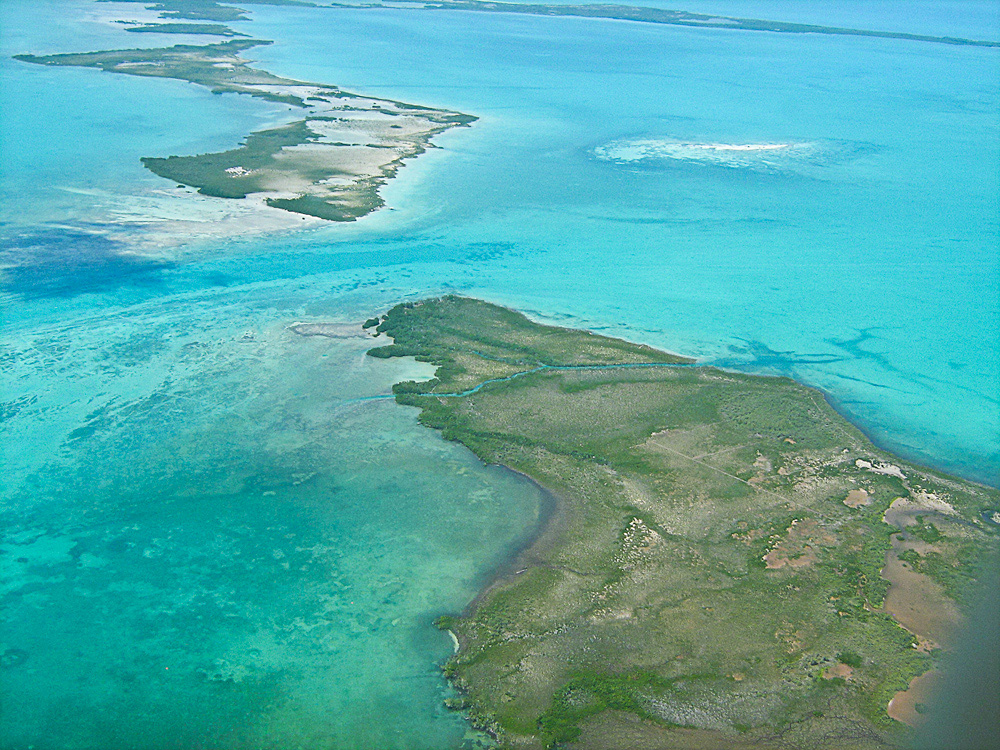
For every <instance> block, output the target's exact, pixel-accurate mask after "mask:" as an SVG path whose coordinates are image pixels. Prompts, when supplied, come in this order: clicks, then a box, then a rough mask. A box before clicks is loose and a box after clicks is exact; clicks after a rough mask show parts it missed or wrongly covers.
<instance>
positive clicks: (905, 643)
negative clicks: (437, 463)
mask: <svg viewBox="0 0 1000 750" xmlns="http://www.w3.org/2000/svg"><path fill="white" fill-rule="evenodd" d="M375 322H376V321H375V320H371V321H368V323H367V325H368V326H369V328H371V327H373V325H374V323H375ZM377 322H378V325H377V329H376V330H377V331H378V332H379V333H380V334H384V335H388V336H391V337H392V338H393V343H392V344H391V345H389V346H385V347H381V348H376V349H373V350H372V351H370V352H369V353H370V354H371V355H373V356H376V357H392V356H415V357H416V358H417V359H419V360H422V361H427V362H431V363H433V364H435V365H437V366H438V370H437V377H436V378H435V379H433V380H431V381H429V382H426V383H413V382H408V383H400V384H397V386H396V388H395V393H396V398H397V400H398V401H399V402H400V403H403V404H408V405H413V406H417V407H419V408H420V409H421V411H420V420H421V422H422V423H424V424H425V425H427V426H430V427H433V428H436V429H439V430H441V431H442V432H443V434H444V435H445V437H447V438H448V439H450V440H455V441H458V442H460V443H462V444H464V445H466V446H468V447H469V448H470V449H471V450H472V451H473V452H475V453H476V455H478V456H479V457H480V458H481V459H482V460H483V461H486V462H489V463H496V464H502V465H505V466H508V467H510V468H512V469H514V470H516V471H519V472H522V473H524V474H526V475H527V476H529V477H531V478H532V479H534V480H535V481H536V482H538V483H539V484H540V485H542V486H543V487H545V488H546V489H548V490H549V491H550V492H551V493H552V494H553V495H554V496H555V497H556V499H557V509H556V511H555V514H554V516H553V519H552V521H551V522H550V523H549V525H548V527H547V528H546V530H545V531H544V532H543V534H542V535H541V537H540V538H539V539H538V540H536V542H535V544H534V545H533V546H532V547H531V548H530V549H529V550H528V551H526V552H525V553H523V554H522V556H521V559H519V560H518V561H517V563H516V566H515V569H516V571H517V572H516V573H512V574H511V575H509V576H507V577H505V578H503V579H501V580H499V581H497V582H496V583H495V584H494V585H493V586H492V587H491V588H490V589H488V590H487V591H486V592H484V593H483V594H482V596H481V597H480V598H479V599H478V600H477V601H476V602H475V603H474V605H473V606H472V607H471V608H470V609H469V611H467V612H465V613H443V617H442V618H441V620H440V621H439V624H440V625H441V627H447V628H449V629H451V630H452V631H453V632H454V633H455V634H456V635H457V636H458V638H459V642H460V644H461V647H460V650H459V652H458V653H457V654H456V656H455V657H454V658H453V659H452V660H450V661H449V662H448V663H447V664H446V665H445V667H444V668H445V671H446V674H447V675H448V676H449V677H450V678H451V680H452V681H453V683H454V684H455V685H456V686H458V687H459V689H460V690H461V691H462V692H463V694H464V696H465V699H464V701H462V706H463V707H464V708H465V709H466V710H468V711H469V713H470V714H471V716H472V717H474V719H475V721H477V722H478V723H479V724H480V725H482V726H484V727H487V728H489V729H490V730H491V731H492V732H493V733H494V734H495V735H496V736H497V737H498V738H499V740H500V743H501V745H502V746H504V747H511V748H513V747H518V748H521V747H524V748H541V747H553V746H556V745H560V746H561V745H564V744H566V745H568V746H572V747H593V748H605V749H607V748H643V747H649V748H654V747H655V748H667V747H678V748H699V747H704V748H728V747H732V748H736V747H745V746H747V745H748V744H752V745H753V746H755V747H765V748H769V747H775V748H778V747H781V748H789V747H801V748H820V747H828V748H876V747H884V746H891V745H894V744H896V743H898V742H900V741H902V740H903V739H905V737H906V728H905V727H904V726H903V725H902V724H899V723H898V722H894V721H893V720H891V719H889V717H888V716H887V715H886V705H887V703H888V701H889V700H890V698H891V697H892V696H893V695H894V694H895V693H896V692H897V691H899V690H901V689H904V688H905V687H906V686H907V684H908V683H909V680H910V679H911V678H913V677H914V676H916V675H918V674H921V673H922V672H924V671H926V670H927V669H928V668H930V667H931V666H932V664H933V663H934V661H935V659H936V658H937V656H938V654H939V649H935V646H940V644H931V645H930V646H927V643H926V641H924V642H922V644H923V645H924V646H927V647H922V648H919V649H918V648H915V646H916V645H918V637H917V636H920V635H921V634H919V633H917V634H914V633H911V632H908V631H907V630H905V629H904V628H902V627H901V626H900V625H899V624H898V623H897V622H896V620H894V619H893V617H892V616H891V614H890V613H888V612H886V611H885V610H884V608H883V601H884V599H885V597H886V592H887V589H888V586H889V583H888V582H887V581H886V580H884V579H883V578H882V577H881V575H880V571H881V569H882V567H883V565H885V562H886V555H887V552H888V551H889V550H890V546H891V543H892V540H893V535H894V534H895V535H897V537H900V538H906V539H911V538H912V539H913V540H914V544H915V545H917V546H919V547H920V550H921V552H920V553H917V552H913V554H916V555H917V557H918V558H919V559H915V560H914V561H913V567H914V568H915V569H919V570H920V571H922V573H923V574H924V575H926V576H929V577H931V578H932V579H937V580H936V583H933V585H934V586H937V587H938V589H939V590H941V591H946V592H947V594H948V595H950V596H952V597H957V598H959V600H960V602H961V598H962V591H963V590H964V587H965V586H966V585H967V584H968V583H969V582H970V581H971V580H973V579H974V575H973V569H972V567H971V566H972V564H973V562H974V561H975V560H976V559H977V558H978V556H979V555H981V554H982V552H983V551H984V550H986V549H987V548H989V547H992V546H995V545H996V544H997V539H996V534H995V533H994V532H993V531H992V530H991V529H990V528H989V527H988V526H987V524H985V523H984V522H983V521H982V519H981V517H980V516H981V514H982V513H983V512H984V511H986V510H988V509H995V508H997V507H998V503H1000V497H998V494H1000V493H998V492H997V491H995V490H992V489H988V488H984V487H981V486H979V485H975V484H972V483H968V482H964V481H961V480H957V479H954V478H950V477H946V476H943V475H940V474H938V473H936V472H933V471H930V470H928V469H925V468H922V467H918V466H912V465H910V464H907V463H906V462H903V461H900V460H899V459H896V458H894V457H892V456H890V455H887V454H885V453H884V452H882V451H879V450H877V449H876V448H875V447H874V446H872V444H871V443H870V442H869V441H868V440H867V439H866V438H865V437H864V435H862V434H861V433H860V432H859V431H858V430H857V429H856V428H854V427H853V426H852V425H851V424H849V423H848V422H847V421H846V420H844V419H843V418H842V417H840V416H839V415H838V414H837V413H836V412H834V410H833V409H832V408H831V407H830V406H829V404H828V403H827V402H826V401H825V400H824V398H823V396H822V394H820V393H819V392H817V391H815V390H813V389H811V388H807V387H805V386H802V385H800V384H798V383H796V382H794V381H791V380H789V379H785V378H769V377H759V376H750V375H741V374H734V373H730V372H724V371H720V370H717V369H714V368H710V367H698V366H693V365H692V363H691V362H690V361H689V360H685V359H684V358H681V357H677V356H674V355H671V354H667V353H665V352H660V351H657V350H654V349H651V348H649V347H646V346H641V345H636V344H631V343H628V342H625V341H620V340H616V339H610V338H606V337H603V336H597V335H594V334H590V333H587V332H584V331H574V330H567V329H562V328H554V327H549V326H542V325H539V324H536V323H533V322H531V321H530V320H528V319H527V318H525V317H524V316H522V315H520V314H518V313H515V312H513V311H510V310H507V309H504V308H501V307H497V306H494V305H490V304H487V303H484V302H480V301H477V300H471V299H465V298H460V297H453V296H450V297H444V298H441V299H435V300H427V301H424V302H422V303H417V304H413V303H407V304H405V305H400V306H397V307H396V308H393V309H392V310H391V311H390V312H389V313H388V315H386V316H383V317H381V318H379V319H377ZM642 365H648V366H642ZM484 384H485V385H484ZM898 498H903V499H904V500H898ZM894 501H896V505H895V506H894V508H900V507H901V506H900V503H909V505H907V506H906V507H907V508H909V509H910V510H913V509H921V508H923V509H924V510H923V511H921V512H922V513H924V515H921V516H920V521H919V523H912V522H910V521H907V523H911V524H912V525H909V526H903V527H901V528H900V527H897V526H892V525H890V524H888V523H886V522H885V520H884V518H883V514H884V513H885V512H886V511H887V510H888V509H889V507H890V505H891V504H893V502H894ZM925 506H926V507H925ZM911 515H912V514H911ZM909 517H910V516H907V518H909ZM935 519H937V521H936V523H935ZM944 529H946V531H943V530H944ZM927 540H930V541H927ZM920 545H922V546H920ZM911 556H912V555H911Z"/></svg>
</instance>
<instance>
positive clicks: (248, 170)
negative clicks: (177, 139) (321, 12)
mask: <svg viewBox="0 0 1000 750" xmlns="http://www.w3.org/2000/svg"><path fill="white" fill-rule="evenodd" d="M262 44H269V42H266V41H262V40H259V39H236V40H232V41H229V42H223V43H219V44H209V45H204V46H193V45H182V44H178V45H175V46H173V47H166V48H159V49H130V50H107V51H102V52H88V53H80V54H58V55H46V56H37V55H30V54H23V55H15V58H16V59H18V60H21V61H23V62H29V63H37V64H39V65H69V66H82V67H92V68H99V69H101V70H104V71H108V72H112V73H124V74H127V75H136V76H153V77H159V78H175V79H179V80H182V81H189V82H191V83H196V84H198V85H201V86H205V87H207V88H209V89H210V90H211V91H212V93H215V94H226V93H235V94H245V95H248V96H253V97H257V98H260V99H265V100H267V101H271V102H277V103H281V104H288V105H291V106H292V107H295V108H298V109H302V110H304V111H305V116H304V118H303V119H300V120H296V121H294V122H291V123H289V124H286V125H282V126H280V127H277V128H270V129H267V130H262V131H258V132H255V133H251V134H250V135H249V136H247V138H246V140H245V142H244V143H243V145H242V146H240V147H239V148H235V149H232V150H229V151H224V152H221V153H207V154H198V155H196V156H169V157H166V158H156V157H147V158H143V159H142V163H143V165H145V166H146V168H147V169H149V170H150V171H152V172H154V173H155V174H157V175H159V176H161V177H164V178H166V179H169V180H172V181H174V182H176V183H180V184H182V185H187V186H190V187H196V188H198V192H200V193H202V194H204V195H209V196H214V197H218V198H234V199H235V198H246V197H247V196H250V195H255V196H258V197H261V198H263V201H264V203H265V204H266V205H268V206H271V207H273V208H279V209H283V210H285V211H291V212H293V213H298V214H304V215H306V216H314V217H317V218H320V219H325V220H328V221H353V220H355V219H358V218H360V217H361V216H364V215H366V214H368V213H371V212H372V211H374V210H375V209H377V208H379V207H381V206H382V205H383V203H384V202H383V200H382V198H381V197H380V196H379V194H378V190H379V188H380V187H381V186H382V185H384V184H385V183H386V181H387V180H389V179H391V178H392V177H393V176H394V175H395V174H396V172H397V170H398V169H399V168H400V166H402V164H403V161H404V160H406V159H410V158H413V157H415V156H418V155H420V154H422V153H423V152H424V151H425V150H426V149H427V148H428V147H429V146H430V141H431V138H433V137H434V136H435V135H438V134H439V133H443V132H444V131H446V130H448V129H450V128H453V127H456V126H462V125H469V124H470V123H472V122H474V121H475V120H476V118H475V117H473V116H471V115H465V114H462V113H460V112H450V111H446V110H440V109H433V108H430V107H422V106H419V105H414V104H407V103H405V102H398V101H392V100H387V99H378V98H373V97H364V96H359V95H357V94H352V93H350V92H347V91H342V90H340V89H339V88H337V87H335V86H329V85H326V84H313V83H306V82H303V81H296V80H292V79H288V78H283V77H281V76H275V75H272V74H270V73H268V72H267V71H262V70H257V69H255V68H252V67H250V66H249V65H247V63H246V61H245V60H243V59H242V58H240V57H239V55H240V53H241V52H244V51H246V50H248V49H251V48H253V47H257V46H260V45H262Z"/></svg>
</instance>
